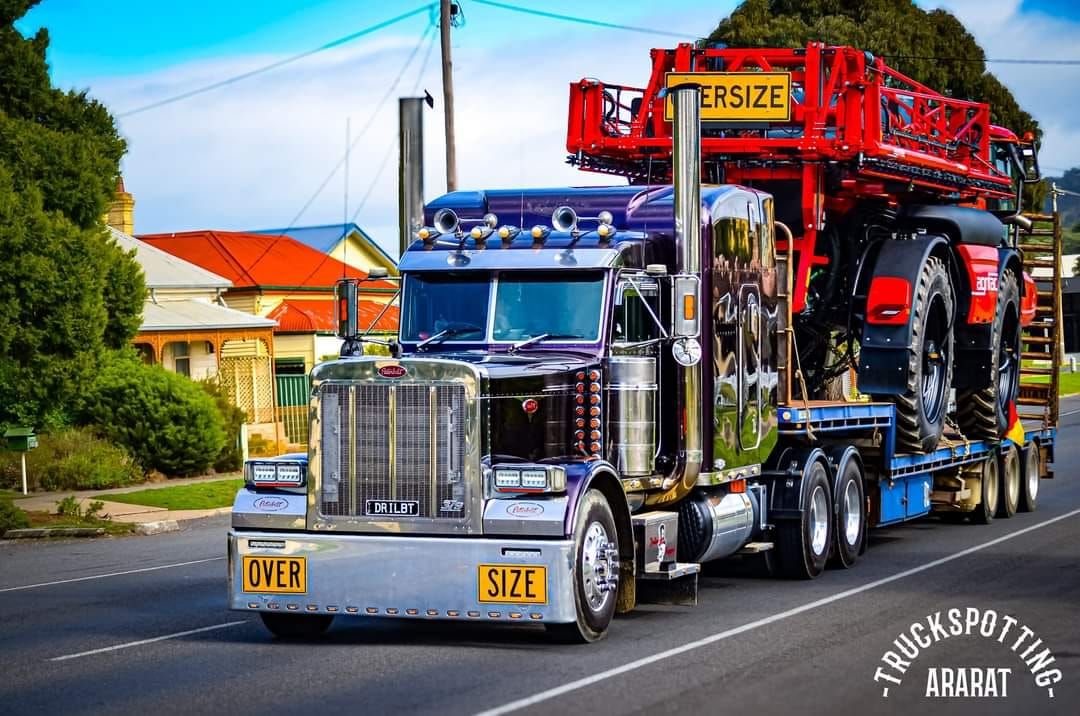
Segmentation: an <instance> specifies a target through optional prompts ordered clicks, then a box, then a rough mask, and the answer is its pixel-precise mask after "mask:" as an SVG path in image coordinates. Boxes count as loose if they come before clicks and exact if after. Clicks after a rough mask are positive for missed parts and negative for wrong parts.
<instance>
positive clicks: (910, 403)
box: [889, 256, 955, 452]
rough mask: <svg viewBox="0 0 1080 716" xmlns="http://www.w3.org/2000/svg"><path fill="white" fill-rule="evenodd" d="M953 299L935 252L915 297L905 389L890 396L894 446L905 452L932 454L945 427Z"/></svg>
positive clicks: (950, 369)
mask: <svg viewBox="0 0 1080 716" xmlns="http://www.w3.org/2000/svg"><path fill="white" fill-rule="evenodd" d="M954 306H955V300H954V298H953V290H952V284H951V282H950V280H949V270H948V268H947V267H946V266H945V262H944V261H942V260H941V259H939V258H938V257H936V256H931V257H930V258H928V259H927V260H926V263H925V264H924V265H923V268H922V271H921V272H920V273H919V278H918V281H917V282H916V285H915V295H914V297H913V300H912V311H913V316H912V326H911V345H910V346H909V347H908V375H907V387H906V389H905V390H904V392H903V394H901V395H893V396H889V399H890V400H891V401H892V402H894V403H895V404H896V446H897V449H898V450H900V451H901V452H930V451H932V450H933V449H934V448H936V447H937V444H938V441H939V440H940V439H941V434H942V432H944V429H945V413H946V412H947V410H948V406H949V387H950V386H951V385H952V364H953V330H952V322H953V308H954Z"/></svg>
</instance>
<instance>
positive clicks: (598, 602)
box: [547, 490, 620, 644]
mask: <svg viewBox="0 0 1080 716" xmlns="http://www.w3.org/2000/svg"><path fill="white" fill-rule="evenodd" d="M573 570H574V605H575V611H576V613H577V621H575V622H573V623H570V624H548V625H547V631H548V632H549V633H550V634H551V635H552V636H553V637H554V638H555V639H556V640H557V641H561V642H564V643H574V644H583V643H589V642H594V641H597V640H598V639H602V638H603V637H604V635H605V634H606V633H607V629H608V626H609V625H610V624H611V619H612V617H613V616H614V615H615V601H616V595H617V594H618V591H619V577H620V575H619V539H618V534H617V533H616V531H615V517H614V516H613V515H612V513H611V507H610V506H609V505H608V503H607V500H606V499H605V498H604V495H603V493H601V492H600V491H599V490H589V491H588V492H586V493H585V495H584V496H583V497H582V498H581V501H580V502H579V503H578V508H577V515H576V516H575V518H574V565H573Z"/></svg>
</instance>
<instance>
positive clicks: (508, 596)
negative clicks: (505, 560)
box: [478, 564, 547, 604]
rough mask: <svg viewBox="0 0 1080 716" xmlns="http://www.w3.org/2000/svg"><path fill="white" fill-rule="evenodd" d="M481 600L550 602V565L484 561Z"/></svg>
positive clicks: (481, 569) (481, 571)
mask: <svg viewBox="0 0 1080 716" xmlns="http://www.w3.org/2000/svg"><path fill="white" fill-rule="evenodd" d="M478 572H479V579H478V581H479V592H480V601H481V602H487V603H500V604H547V567H539V566H533V565H517V564H481V565H480V566H479V567H478Z"/></svg>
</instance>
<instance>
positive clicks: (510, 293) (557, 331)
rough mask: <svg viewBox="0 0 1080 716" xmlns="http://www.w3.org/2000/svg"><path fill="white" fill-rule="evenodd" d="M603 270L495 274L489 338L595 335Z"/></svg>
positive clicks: (586, 338) (591, 337) (587, 337)
mask: <svg viewBox="0 0 1080 716" xmlns="http://www.w3.org/2000/svg"><path fill="white" fill-rule="evenodd" d="M603 296H604V274H603V273H602V272H600V271H585V272H580V273H578V272H573V273H568V272H555V271H542V272H541V271H537V272H535V273H525V272H508V271H504V272H502V273H500V274H499V282H498V286H497V288H496V290H495V321H494V326H493V328H492V340H494V341H514V342H517V341H523V340H527V339H529V338H535V337H538V336H542V335H545V334H547V335H548V336H549V338H548V340H553V341H555V340H562V341H567V340H581V341H588V342H592V341H596V340H597V339H598V338H599V336H600V312H601V311H600V307H601V304H602V301H603Z"/></svg>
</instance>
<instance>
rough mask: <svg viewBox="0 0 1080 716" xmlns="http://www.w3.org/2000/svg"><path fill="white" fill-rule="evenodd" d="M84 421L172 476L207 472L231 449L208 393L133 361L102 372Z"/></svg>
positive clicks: (90, 395) (86, 404) (87, 403)
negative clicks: (225, 447)
mask: <svg viewBox="0 0 1080 716" xmlns="http://www.w3.org/2000/svg"><path fill="white" fill-rule="evenodd" d="M80 417H81V418H82V420H83V422H85V423H89V424H93V425H96V426H97V428H98V430H100V431H101V433H102V434H103V435H105V436H106V437H108V438H109V439H110V440H112V441H113V442H115V443H118V444H120V445H123V446H124V447H126V448H127V449H128V450H129V451H130V452H131V454H132V455H133V456H134V457H135V459H136V460H137V461H138V462H139V464H140V465H142V467H143V468H144V469H146V470H159V471H160V472H163V473H165V474H166V475H194V474H198V473H201V472H204V471H205V470H206V469H207V468H208V467H210V466H211V465H213V464H214V461H215V460H216V459H217V457H218V455H220V454H221V449H222V447H223V446H224V445H225V429H224V426H223V424H222V420H221V415H220V413H219V412H218V409H217V407H216V406H215V404H214V399H213V398H211V397H210V396H209V395H208V394H207V393H206V391H205V390H203V389H202V388H200V387H199V385H198V384H197V383H195V382H193V381H191V380H189V379H188V378H185V377H184V376H182V375H178V374H176V373H170V372H169V371H167V370H165V369H164V368H161V367H160V366H148V365H144V364H142V363H140V362H138V361H133V360H119V361H116V362H114V363H112V364H111V365H106V366H105V367H104V368H103V369H102V371H101V373H100V374H99V375H98V377H97V380H96V381H95V382H94V384H93V386H92V387H91V388H90V390H89V391H88V394H87V396H86V399H85V401H84V405H83V407H82V410H81V415H80Z"/></svg>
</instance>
